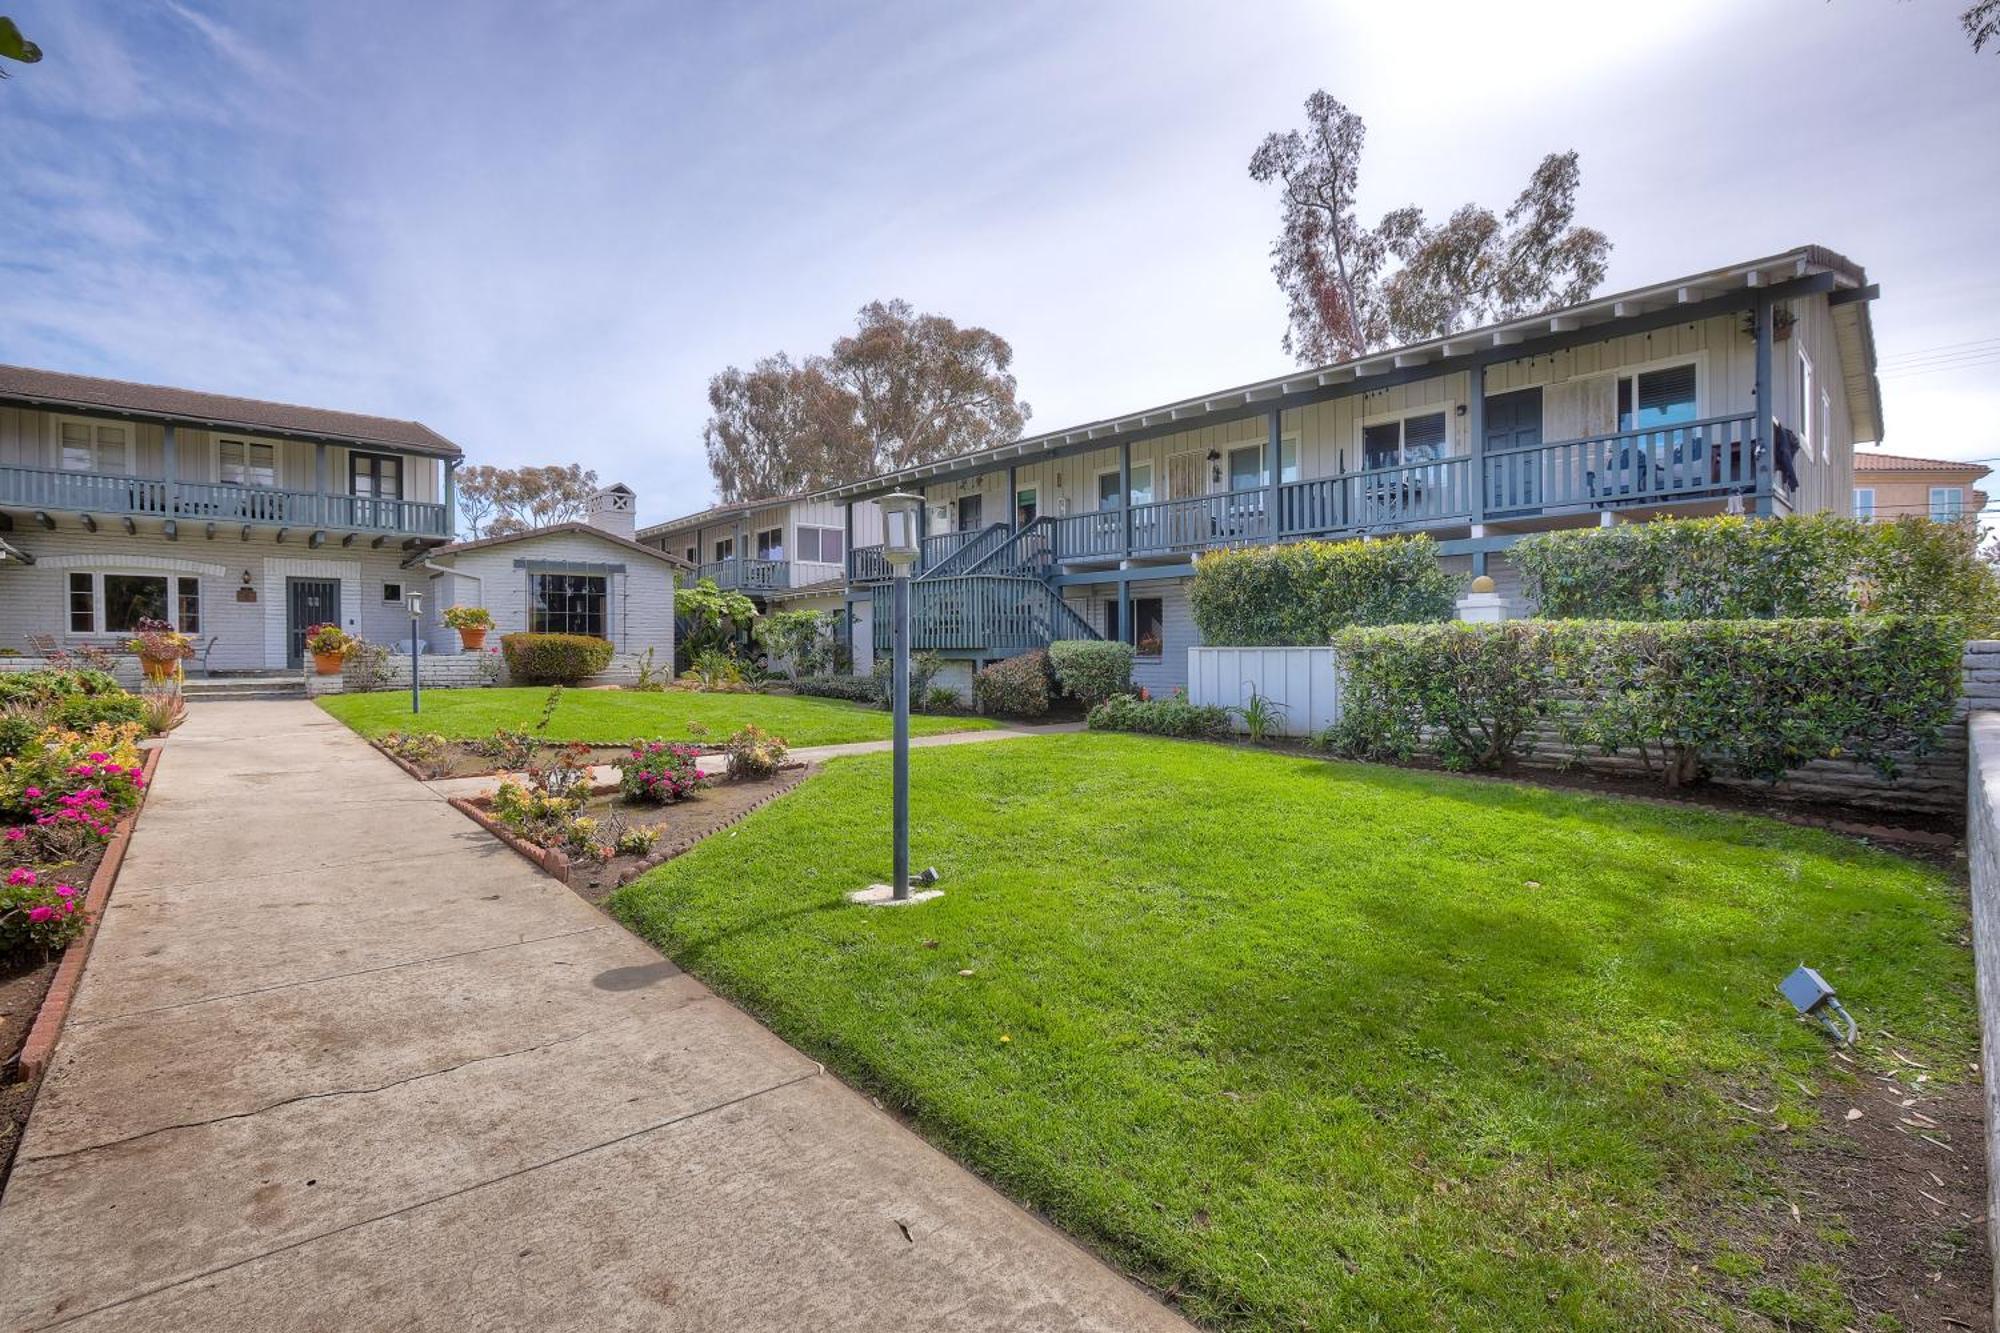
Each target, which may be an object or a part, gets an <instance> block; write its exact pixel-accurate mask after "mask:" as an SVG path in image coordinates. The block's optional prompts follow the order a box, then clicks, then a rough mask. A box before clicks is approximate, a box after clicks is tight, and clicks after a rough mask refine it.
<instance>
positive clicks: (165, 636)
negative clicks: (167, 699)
mask: <svg viewBox="0 0 2000 1333" xmlns="http://www.w3.org/2000/svg"><path fill="white" fill-rule="evenodd" d="M125 649H126V651H127V652H133V653H137V654H138V655H139V666H140V668H141V669H142V670H143V671H145V673H146V679H147V680H151V681H167V680H179V679H180V675H181V663H182V662H185V661H186V660H187V659H188V658H190V657H193V656H194V641H193V640H192V639H190V638H188V636H187V635H185V634H182V633H181V632H180V631H179V630H177V629H175V628H174V627H173V626H172V625H169V624H168V623H167V622H166V621H164V620H141V621H140V622H139V628H138V631H137V632H136V633H135V634H133V636H132V637H131V638H129V639H127V640H126V641H125Z"/></svg>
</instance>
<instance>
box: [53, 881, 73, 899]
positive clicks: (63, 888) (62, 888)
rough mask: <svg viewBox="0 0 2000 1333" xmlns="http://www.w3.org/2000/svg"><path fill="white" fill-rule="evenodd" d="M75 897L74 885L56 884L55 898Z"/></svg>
mask: <svg viewBox="0 0 2000 1333" xmlns="http://www.w3.org/2000/svg"><path fill="white" fill-rule="evenodd" d="M75 896H76V886H75V885H73V884H58V885H56V897H58V898H74V897H75Z"/></svg>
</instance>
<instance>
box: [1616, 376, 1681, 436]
mask: <svg viewBox="0 0 2000 1333" xmlns="http://www.w3.org/2000/svg"><path fill="white" fill-rule="evenodd" d="M1694 419H1695V383H1694V363H1693V362H1692V361H1690V362H1688V364H1686V365H1684V366H1669V367H1667V368H1666V369H1663V370H1643V371H1640V372H1638V373H1637V374H1633V375H1620V376H1619V377H1618V429H1619V431H1620V432H1624V431H1634V430H1656V429H1658V428H1659V427H1662V426H1678V425H1681V424H1683V423H1685V422H1689V421H1693V420H1694Z"/></svg>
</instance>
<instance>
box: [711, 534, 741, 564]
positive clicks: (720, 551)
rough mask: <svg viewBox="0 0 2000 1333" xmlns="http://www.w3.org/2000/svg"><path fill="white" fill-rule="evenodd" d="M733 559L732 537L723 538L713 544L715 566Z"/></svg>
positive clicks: (734, 550)
mask: <svg viewBox="0 0 2000 1333" xmlns="http://www.w3.org/2000/svg"><path fill="white" fill-rule="evenodd" d="M735 557H736V539H735V538H734V537H724V538H723V539H722V540H721V541H718V542H717V543H716V544H715V562H716V563H717V564H721V563H722V562H723V561H725V560H733V559H735Z"/></svg>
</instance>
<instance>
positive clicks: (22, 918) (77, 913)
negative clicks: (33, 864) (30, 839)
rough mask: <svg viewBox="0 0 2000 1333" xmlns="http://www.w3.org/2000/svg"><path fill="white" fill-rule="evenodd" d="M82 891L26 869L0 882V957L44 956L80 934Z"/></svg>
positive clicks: (13, 873) (72, 885) (13, 872)
mask: <svg viewBox="0 0 2000 1333" xmlns="http://www.w3.org/2000/svg"><path fill="white" fill-rule="evenodd" d="M86 919H87V918H86V915H85V913H84V910H83V890H81V889H79V888H78V887H76V886H75V885H74V884H66V883H62V882H60V881H58V880H57V879H56V878H55V877H53V876H51V875H47V874H44V873H42V872H40V871H37V870H33V869H31V868H29V867H27V866H16V867H15V868H14V869H12V870H10V871H8V872H7V876H6V879H5V880H4V881H0V958H4V959H7V960H8V961H15V960H18V959H22V958H31V957H34V956H35V955H36V954H41V955H44V956H46V955H48V954H52V953H54V952H56V951H57V950H58V949H61V948H62V947H63V946H65V945H67V944H68V943H69V942H70V941H71V940H73V939H75V938H76V937H77V936H78V935H81V934H82V933H83V927H84V923H85V921H86Z"/></svg>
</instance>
